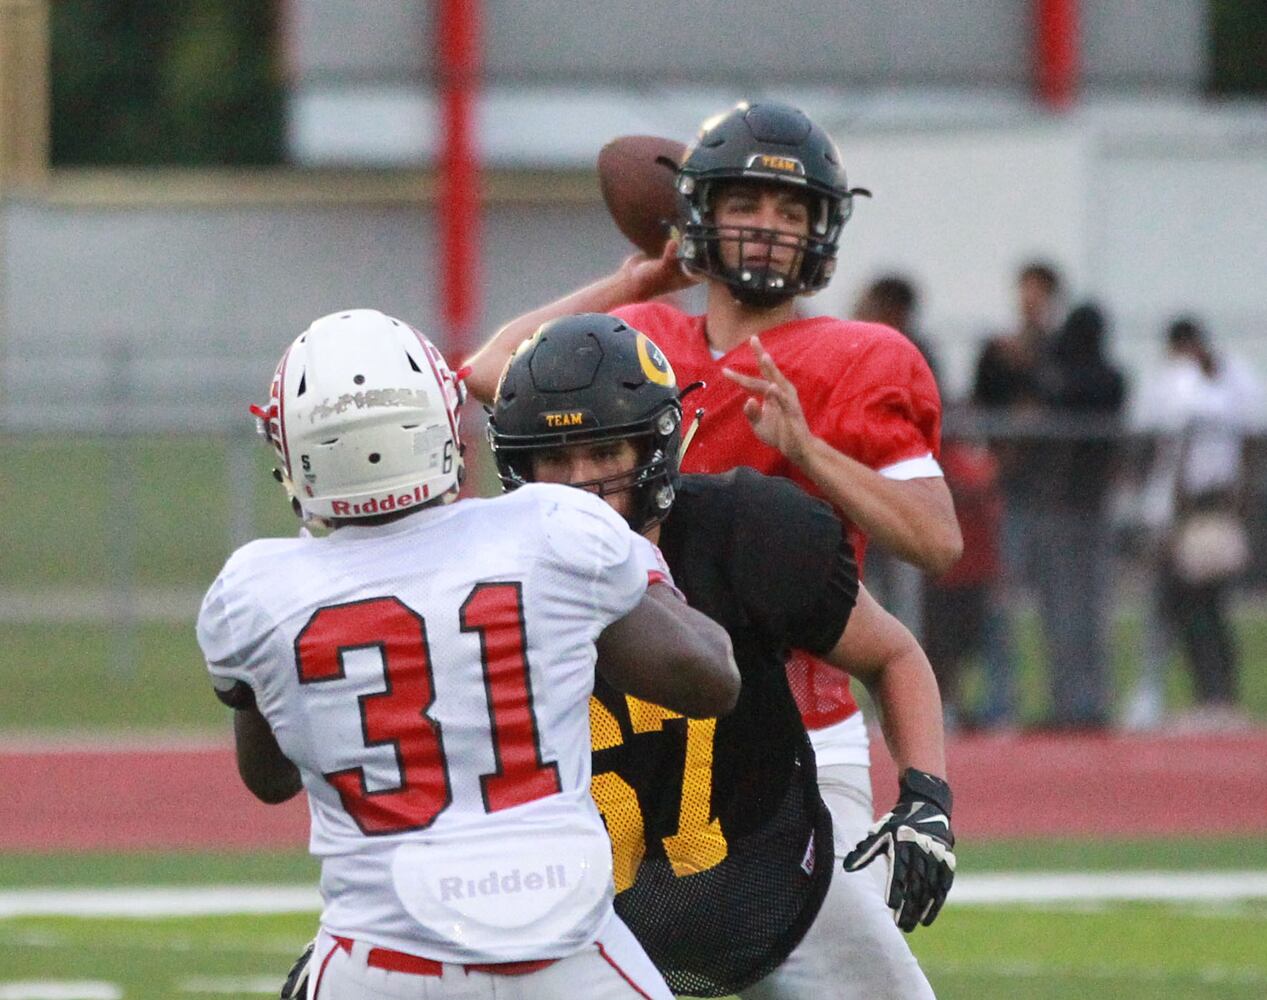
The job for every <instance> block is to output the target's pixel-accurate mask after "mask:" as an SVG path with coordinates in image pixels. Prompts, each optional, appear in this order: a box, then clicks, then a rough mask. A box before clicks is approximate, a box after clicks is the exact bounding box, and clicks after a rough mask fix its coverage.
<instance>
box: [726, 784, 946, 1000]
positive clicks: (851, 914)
mask: <svg viewBox="0 0 1267 1000" xmlns="http://www.w3.org/2000/svg"><path fill="white" fill-rule="evenodd" d="M818 787H819V789H820V791H821V792H822V794H823V801H824V802H826V803H827V808H828V809H830V810H831V817H832V824H833V826H834V828H835V841H836V860H835V862H834V864H835V868H834V871H833V872H832V880H831V888H830V889H829V890H828V891H827V898H826V899H825V900H823V908H822V909H821V910H819V912H818V917H817V919H816V920H815V921H814V925H813V926H812V927H811V928H810V929H809V932H808V933H807V934H806V935H805V937H804V938H803V939H802V940H801V943H800V944H799V945H797V946H796V949H795V950H794V951H793V952H792V954H790V955H789V956H788V957H787V960H786V961H784V963H783V964H782V965H780V966H779V967H778V968H777V969H775V970H774V972H772V973H770V975H768V976H766V977H765V978H764V979H762V980H760V981H759V982H757V983H754V984H753V985H752V986H750V987H748V988H747V989H746V990H744V991H743V992H742V993H740V994H739V995H740V997H742V998H743V1000H934V996H933V990H932V987H930V986H929V985H928V980H927V978H925V976H924V972H923V970H922V969H921V968H920V967H919V963H918V962H917V961H916V960H915V956H914V955H913V954H911V949H910V946H909V945H908V944H907V943H906V936H905V935H904V934H903V933H902V932H901V931H900V930H898V927H897V925H896V924H895V923H894V922H893V914H892V912H891V911H890V910H889V908H888V907H887V906H886V905H885V904H884V882H885V868H884V859H883V858H877V859H876V860H875V861H873V862H872V863H871V864H870V865H868V866H867V867H866V868H864V869H862V870H861V871H858V872H852V873H847V872H845V870H844V869H843V868H841V867H840V859H841V858H843V857H844V856H845V855H846V854H848V853H849V851H850V850H852V849H853V847H854V845H855V844H857V843H858V841H859V840H861V839H862V838H863V837H864V836H865V835H866V833H867V829H868V828H869V827H870V826H871V824H872V823H873V822H874V820H875V817H874V813H873V810H872V806H871V769H870V768H868V767H866V766H864V765H861V764H828V765H825V766H821V765H820V766H819V769H818ZM916 933H918V931H917V932H916Z"/></svg>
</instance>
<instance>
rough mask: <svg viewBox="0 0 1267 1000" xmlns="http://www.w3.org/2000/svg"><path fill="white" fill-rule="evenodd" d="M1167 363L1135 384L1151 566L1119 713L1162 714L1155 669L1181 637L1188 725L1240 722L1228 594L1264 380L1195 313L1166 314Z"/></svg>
mask: <svg viewBox="0 0 1267 1000" xmlns="http://www.w3.org/2000/svg"><path fill="white" fill-rule="evenodd" d="M1166 352H1167V362H1166V364H1165V366H1164V367H1163V368H1162V370H1161V371H1160V373H1159V374H1158V375H1157V376H1156V377H1155V378H1154V379H1153V380H1152V381H1151V382H1150V383H1149V384H1148V385H1147V386H1146V387H1145V389H1144V392H1143V393H1142V396H1141V400H1140V407H1139V418H1140V423H1141V424H1142V426H1143V428H1144V429H1145V430H1148V431H1151V432H1152V434H1153V438H1154V439H1153V448H1152V453H1153V454H1152V462H1151V466H1150V469H1149V474H1148V478H1147V481H1146V483H1145V487H1144V497H1143V515H1144V520H1145V522H1146V524H1147V525H1148V527H1149V528H1150V530H1151V539H1152V542H1151V544H1150V546H1149V552H1150V555H1151V565H1152V570H1153V585H1152V594H1151V598H1150V607H1149V612H1150V614H1149V615H1147V616H1146V619H1145V638H1144V645H1143V664H1142V669H1141V675H1140V679H1139V681H1138V683H1137V685H1136V687H1135V690H1134V691H1133V692H1132V694H1131V697H1130V698H1129V699H1128V700H1127V704H1126V709H1125V713H1124V717H1123V722H1124V723H1125V724H1126V725H1127V726H1129V727H1132V728H1147V727H1150V726H1154V725H1157V724H1158V723H1160V722H1161V721H1162V716H1163V706H1164V687H1165V668H1166V665H1167V662H1168V660H1169V658H1170V654H1171V651H1172V650H1173V648H1174V646H1175V645H1176V644H1177V643H1180V644H1181V645H1182V648H1183V651H1184V654H1185V658H1186V660H1187V662H1188V668H1189V670H1190V671H1191V674H1192V686H1193V696H1194V702H1195V707H1194V708H1193V710H1192V711H1191V712H1190V713H1188V714H1187V715H1186V716H1185V717H1184V718H1183V719H1182V720H1181V721H1182V723H1183V724H1184V725H1185V726H1186V727H1188V728H1200V729H1221V728H1229V727H1234V726H1238V725H1242V724H1244V723H1245V721H1246V720H1245V716H1244V715H1243V713H1242V712H1241V710H1240V709H1239V707H1238V706H1237V702H1238V698H1239V690H1238V681H1237V672H1238V659H1239V657H1238V652H1237V648H1236V640H1235V637H1234V635H1233V632H1232V628H1231V625H1230V624H1229V622H1228V618H1227V596H1228V591H1229V588H1230V586H1231V585H1232V583H1233V582H1234V581H1235V579H1236V577H1237V576H1238V574H1239V573H1240V571H1241V570H1242V569H1244V567H1245V565H1246V563H1247V561H1248V558H1249V550H1248V541H1247V536H1246V532H1245V528H1244V524H1243V522H1242V520H1241V510H1240V507H1241V503H1242V492H1243V489H1244V486H1245V483H1246V478H1247V477H1246V469H1245V437H1246V434H1247V432H1248V431H1249V430H1250V429H1251V428H1253V427H1254V426H1256V425H1257V424H1258V422H1259V421H1260V420H1261V417H1262V413H1263V398H1264V396H1263V386H1262V383H1261V382H1260V381H1259V379H1258V377H1257V376H1256V375H1255V374H1254V372H1253V371H1252V370H1251V369H1250V368H1249V367H1248V366H1247V365H1246V364H1245V363H1244V362H1242V361H1240V360H1239V359H1236V358H1233V357H1228V356H1226V355H1223V354H1221V353H1218V352H1215V351H1214V349H1213V348H1212V346H1211V344H1210V341H1209V339H1208V337H1207V335H1206V333H1205V331H1204V330H1203V329H1202V328H1201V326H1200V324H1198V323H1197V322H1196V321H1195V320H1193V319H1191V318H1187V317H1185V318H1181V319H1177V320H1175V321H1174V322H1173V323H1171V325H1170V327H1169V329H1168V331H1167V335H1166Z"/></svg>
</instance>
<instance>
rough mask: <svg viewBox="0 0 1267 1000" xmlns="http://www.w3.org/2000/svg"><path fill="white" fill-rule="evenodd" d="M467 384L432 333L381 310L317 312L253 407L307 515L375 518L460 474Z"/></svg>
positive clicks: (424, 498) (444, 487)
mask: <svg viewBox="0 0 1267 1000" xmlns="http://www.w3.org/2000/svg"><path fill="white" fill-rule="evenodd" d="M462 397H463V391H462V386H461V384H460V383H459V381H458V379H457V377H456V376H455V375H454V374H453V372H452V371H450V369H449V366H448V364H447V363H446V362H445V360H444V357H443V356H442V355H441V354H440V352H439V351H438V350H437V349H436V347H435V345H434V344H432V343H431V341H429V340H428V339H427V338H426V337H424V336H423V335H422V334H421V333H419V332H418V331H417V330H415V329H414V328H413V327H411V326H409V325H408V324H407V323H402V322H401V321H400V320H397V319H392V317H390V316H385V315H383V314H382V313H381V312H378V311H377V310H375V309H349V310H345V311H343V312H337V313H331V314H330V315H329V316H323V317H321V318H320V319H318V320H316V321H315V322H314V323H313V324H312V325H311V326H310V327H308V329H307V330H305V331H304V332H303V333H301V334H300V335H299V337H298V338H297V339H296V340H295V342H294V343H293V344H291V345H290V347H289V348H288V349H287V351H286V353H285V354H283V355H282V359H281V361H280V362H279V363H278V365H277V371H276V373H275V374H274V376H273V384H272V387H271V390H270V392H269V405H268V408H267V409H263V408H261V407H252V408H251V411H252V412H253V413H254V414H255V415H256V416H257V417H259V418H260V420H261V423H262V430H263V433H264V434H265V436H267V437H268V439H269V441H270V442H271V443H272V445H273V447H274V449H275V450H276V452H277V457H278V461H279V463H280V466H279V474H280V478H281V480H282V484H283V485H284V486H285V487H286V489H287V491H288V492H289V493H290V495H291V497H292V498H293V499H294V500H295V501H296V503H297V504H298V506H299V511H298V512H299V514H300V516H301V517H303V518H304V520H305V521H307V520H311V519H313V518H320V519H322V520H326V521H329V520H343V519H359V518H366V517H376V516H378V515H381V514H390V513H393V512H395V511H399V510H404V509H406V508H409V507H416V506H420V505H422V504H425V503H430V502H431V501H434V500H437V499H439V498H441V497H445V496H446V495H447V494H449V493H450V492H454V493H455V492H456V489H457V487H458V486H459V485H460V484H461V482H462V447H461V442H460V439H459V435H458V419H459V413H458V411H459V408H460V406H461V405H462Z"/></svg>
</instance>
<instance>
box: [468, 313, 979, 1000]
mask: <svg viewBox="0 0 1267 1000" xmlns="http://www.w3.org/2000/svg"><path fill="white" fill-rule="evenodd" d="M687 391H688V392H689V389H688V390H687ZM697 419H698V415H697ZM687 436H688V438H689V432H688V434H687ZM682 439H683V415H682V404H681V394H680V393H679V391H678V387H677V385H676V382H675V379H674V375H673V371H672V369H671V368H670V366H669V364H668V362H667V361H666V360H665V358H664V356H663V354H662V353H661V352H660V350H659V349H658V348H657V347H656V345H655V344H654V343H653V342H652V341H651V340H650V339H649V338H647V337H646V336H645V335H643V334H641V333H638V332H637V331H635V330H633V329H631V328H629V327H628V326H627V325H626V324H624V323H623V322H622V321H621V320H619V319H616V318H614V317H612V316H608V315H603V314H583V315H579V316H570V317H564V318H562V319H558V320H554V321H552V322H549V323H546V324H545V325H543V326H542V327H541V329H540V330H538V331H537V333H536V334H535V335H534V336H533V337H532V338H531V339H530V340H529V341H527V342H525V343H524V344H523V345H522V346H521V347H520V348H519V350H518V351H516V353H515V355H514V356H513V357H512V359H511V360H510V362H509V364H508V365H507V368H506V370H505V372H504V373H503V375H502V379H501V383H500V386H499V390H498V395H497V399H496V403H495V406H494V409H493V412H492V414H491V417H490V420H489V440H490V443H491V445H492V448H493V452H494V456H495V458H496V462H497V467H498V471H499V474H500V476H501V479H502V483H503V485H504V486H505V488H507V489H513V488H515V487H516V486H519V485H521V484H523V483H526V482H533V481H543V482H564V483H570V484H572V485H575V486H579V487H582V488H585V489H590V490H592V491H594V492H597V493H599V494H600V495H601V496H603V497H604V498H605V499H606V500H607V501H608V502H609V503H610V504H611V505H612V506H613V507H614V508H615V509H616V510H617V511H619V512H620V513H621V514H622V515H623V516H624V517H625V518H626V519H627V520H628V521H629V522H630V524H631V525H632V526H633V527H634V529H635V530H637V531H641V532H643V533H645V534H646V535H647V536H648V537H650V538H651V539H652V540H653V541H656V542H657V543H658V544H659V546H660V548H661V550H662V552H663V554H664V557H665V560H666V562H667V564H668V567H669V569H670V571H671V573H672V576H673V578H674V580H675V582H676V584H677V586H678V587H680V588H681V590H682V591H683V592H684V593H685V595H686V598H687V600H688V601H689V602H690V603H691V604H692V605H694V606H695V607H697V608H698V609H700V610H702V611H704V612H705V613H706V614H708V615H710V616H711V617H713V618H714V619H716V620H717V621H718V622H720V623H721V624H722V625H723V626H724V627H725V628H726V630H727V631H728V632H729V633H730V636H731V640H732V642H733V645H734V649H735V658H736V660H737V662H738V664H739V668H740V672H741V674H742V677H743V686H742V690H741V693H740V698H739V704H738V706H737V707H736V709H735V710H734V712H733V713H732V714H731V715H729V716H727V717H725V718H723V719H716V720H714V719H686V718H684V717H682V716H679V715H676V714H675V713H673V712H669V711H667V710H665V709H662V708H660V707H658V706H655V705H650V704H647V703H644V702H639V701H637V700H636V699H632V698H627V697H625V696H623V695H619V694H617V693H616V692H614V691H613V690H611V689H609V688H607V687H605V686H604V685H602V684H601V682H600V683H599V685H598V686H596V688H595V692H594V697H593V699H592V700H591V703H590V721H591V735H592V740H593V748H594V757H593V779H592V783H591V790H592V792H593V795H594V799H595V800H596V802H597V803H598V806H599V808H600V810H601V811H602V813H603V817H604V819H605V821H606V823H607V826H608V831H609V833H610V834H611V837H612V846H613V861H614V877H615V883H616V891H617V896H616V909H617V911H618V912H619V913H620V915H621V917H622V918H623V919H624V920H625V921H626V923H628V925H629V926H630V928H631V929H632V930H633V931H634V933H635V935H637V937H638V938H639V940H640V941H641V942H642V944H643V946H644V947H645V948H646V950H647V952H648V954H649V955H650V956H651V957H652V959H653V960H654V961H655V963H656V965H657V966H658V967H659V968H660V970H661V972H663V973H664V975H665V978H666V979H667V980H668V982H669V985H670V987H672V988H673V989H674V990H675V991H676V992H678V993H684V994H689V995H691V996H712V997H718V996H725V995H726V994H729V993H738V994H740V995H741V996H742V997H743V998H745V1000H751V998H762V1000H765V998H793V997H798V998H807V1000H808V998H811V997H812V998H814V1000H820V998H825V997H831V996H841V995H846V994H845V992H844V991H843V988H842V989H841V990H839V991H838V990H837V989H835V988H833V987H832V986H831V985H830V984H829V982H828V980H829V979H831V980H834V982H835V983H837V984H843V983H845V982H848V983H850V990H851V991H850V992H849V993H848V995H850V996H853V995H870V994H868V993H867V992H866V991H867V985H866V982H867V979H868V974H869V970H867V969H861V968H854V969H850V968H831V969H829V970H825V969H823V968H822V967H821V966H822V965H823V963H822V962H821V961H819V960H818V959H817V958H816V959H815V962H812V963H809V964H808V965H806V964H804V963H802V964H799V965H798V963H786V965H787V968H788V969H791V968H793V967H796V971H795V973H794V974H791V975H789V974H785V973H786V970H784V973H781V972H780V967H781V966H784V965H785V960H786V959H787V958H788V956H789V955H791V954H792V953H793V952H794V950H795V949H797V947H798V945H801V944H802V942H805V944H806V945H807V946H808V945H809V944H810V940H811V939H812V937H813V935H814V933H815V927H814V924H815V918H816V917H817V916H818V914H819V912H820V910H821V909H823V907H824V901H825V900H827V901H829V902H828V903H827V905H828V906H830V905H831V904H830V900H831V899H832V896H831V895H830V890H831V884H832V874H833V869H834V867H835V866H834V864H833V847H832V835H831V817H830V814H829V813H828V811H827V809H826V807H825V806H824V805H823V803H822V800H821V798H820V796H819V792H818V786H817V783H816V781H815V767H814V754H813V749H812V747H811V745H810V743H809V739H808V737H807V736H806V733H805V728H804V725H803V723H802V721H801V717H800V713H799V712H798V711H797V707H796V704H795V702H794V700H793V698H792V695H791V692H790V690H789V689H788V685H787V677H786V671H785V670H784V661H785V659H786V657H787V655H788V653H789V651H790V650H791V649H792V648H799V649H806V650H810V651H812V652H814V653H817V654H819V655H822V656H823V657H824V658H825V659H826V660H827V661H828V662H830V663H831V664H833V665H834V666H837V667H838V668H840V669H842V670H846V671H848V672H849V673H851V674H853V675H854V676H856V677H858V678H859V679H861V680H862V681H863V682H864V683H866V685H867V687H868V689H869V690H870V692H871V694H872V697H873V698H874V700H875V702H876V704H877V706H878V708H879V710H880V714H881V718H882V721H883V726H884V733H885V737H886V739H887V741H888V745H889V749H890V752H891V753H892V754H893V756H894V759H895V760H896V761H897V763H898V766H899V771H900V774H901V779H900V787H899V797H898V802H897V805H896V806H895V807H894V809H893V810H892V812H890V813H888V814H887V815H886V816H884V817H882V818H881V819H880V821H878V822H877V823H876V824H875V826H874V827H872V830H871V832H870V834H869V835H868V836H867V837H866V838H865V839H864V840H863V841H862V842H861V843H860V844H859V845H858V846H857V847H856V848H855V850H854V851H853V852H852V853H851V854H850V855H849V856H848V857H846V858H845V861H844V864H845V867H846V868H849V869H856V868H860V867H862V866H865V865H867V864H869V863H870V862H871V861H872V860H874V859H875V858H876V857H877V856H878V855H883V856H884V859H885V862H886V868H887V878H886V886H885V899H886V902H887V904H888V905H889V907H890V908H891V909H892V911H893V916H894V919H895V921H896V922H897V924H898V925H899V926H900V927H901V928H902V929H903V930H907V931H909V930H912V929H913V928H914V927H915V926H917V925H918V924H920V923H923V924H929V923H931V922H932V921H933V919H934V918H935V917H936V915H937V913H938V911H939V910H940V908H941V905H942V903H943V901H944V900H945V897H946V893H947V891H948V890H949V888H950V883H951V880H952V878H953V875H954V864H955V859H954V853H953V850H952V848H953V846H954V835H953V834H952V833H951V830H950V806H951V795H950V789H949V787H948V786H947V784H946V781H945V759H944V747H943V740H942V725H941V705H940V699H939V696H938V692H937V685H936V681H935V680H934V678H933V674H932V671H931V668H930V667H929V664H928V660H927V658H926V657H925V656H924V654H923V652H922V650H921V649H920V647H919V645H918V643H916V642H915V640H914V638H913V637H912V636H911V634H910V633H909V632H908V631H907V630H906V629H905V628H904V627H903V626H902V625H901V624H900V623H899V622H898V621H897V620H896V619H895V618H893V617H892V616H891V615H889V614H888V613H887V612H885V611H884V610H883V609H882V608H880V607H879V605H877V604H876V603H875V601H874V600H873V599H872V598H871V596H870V595H869V594H868V593H867V591H866V590H865V588H863V587H862V586H861V585H860V584H859V581H858V576H857V567H856V565H855V562H854V558H853V553H852V549H851V547H850V545H849V542H848V540H847V539H846V538H845V536H844V533H843V531H842V528H841V525H840V522H839V521H838V520H837V519H836V517H835V516H834V514H833V512H832V511H831V509H830V508H829V507H828V506H827V505H826V504H825V503H822V502H821V501H818V500H815V499H812V498H810V497H808V496H807V495H806V494H804V493H803V492H802V491H800V490H799V489H797V488H796V487H795V486H794V485H793V484H792V483H790V482H788V481H787V480H783V479H775V478H769V477H765V476H761V475H759V474H757V473H756V472H754V471H752V470H750V469H746V468H738V469H735V470H732V471H730V472H728V473H725V474H723V475H712V476H693V475H680V474H679V472H678V458H679V455H680V451H681V450H682ZM841 898H842V899H843V898H844V897H841ZM843 918H844V919H847V918H848V915H847V914H845V915H844V916H843ZM819 923H820V927H821V928H827V927H830V926H833V924H832V923H831V922H830V921H826V920H824V921H820V922H819ZM821 933H824V934H825V933H827V931H826V930H822V931H821ZM814 951H815V953H816V954H827V955H830V951H831V949H830V942H826V943H825V942H815V943H814ZM911 961H912V962H913V961H914V960H913V959H911ZM917 978H918V980H919V981H920V982H921V983H924V982H925V981H924V980H923V977H922V976H919V977H917ZM860 984H861V985H860ZM875 995H877V996H878V995H880V994H879V993H876V994H875ZM921 995H925V994H921ZM926 995H927V996H929V997H931V995H932V994H931V991H930V992H928V993H927V994H926Z"/></svg>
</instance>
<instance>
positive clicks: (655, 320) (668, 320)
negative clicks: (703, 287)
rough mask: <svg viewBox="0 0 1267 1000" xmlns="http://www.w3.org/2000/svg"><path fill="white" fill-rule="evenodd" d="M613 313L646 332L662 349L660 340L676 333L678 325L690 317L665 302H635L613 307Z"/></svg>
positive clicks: (641, 331) (687, 320)
mask: <svg viewBox="0 0 1267 1000" xmlns="http://www.w3.org/2000/svg"><path fill="white" fill-rule="evenodd" d="M611 314H612V315H613V316H615V317H617V318H618V319H623V320H624V321H625V322H626V323H628V324H629V325H630V326H632V327H633V328H634V329H635V330H637V331H638V332H639V333H645V334H646V335H647V336H648V337H650V338H651V339H652V340H654V341H655V342H656V344H657V345H659V346H660V347H661V349H662V350H663V345H661V344H660V340H661V339H662V338H664V337H665V335H666V334H672V333H676V332H677V329H678V327H679V326H680V325H681V324H682V323H683V322H689V319H690V318H689V317H688V316H686V315H685V314H684V313H683V312H682V311H681V310H679V309H675V308H674V307H673V306H671V305H668V304H667V303H664V302H634V303H632V304H631V305H627V306H620V307H618V308H616V309H613V310H612V311H611Z"/></svg>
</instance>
